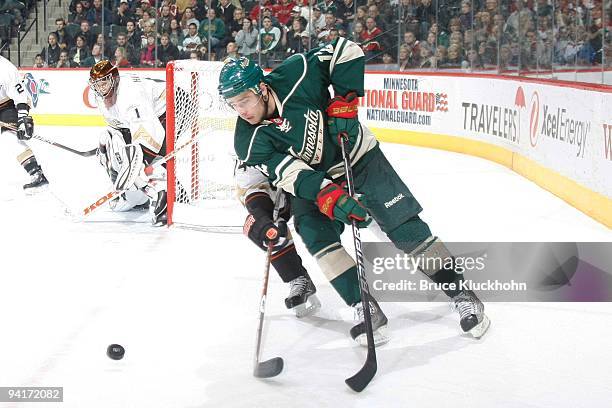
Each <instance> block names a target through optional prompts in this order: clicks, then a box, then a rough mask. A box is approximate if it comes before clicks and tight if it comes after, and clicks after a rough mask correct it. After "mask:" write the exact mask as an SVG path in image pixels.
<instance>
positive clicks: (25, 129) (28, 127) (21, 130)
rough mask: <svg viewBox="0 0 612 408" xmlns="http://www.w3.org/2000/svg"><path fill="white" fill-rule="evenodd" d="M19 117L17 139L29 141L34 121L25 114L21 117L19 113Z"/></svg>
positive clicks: (32, 133) (32, 132)
mask: <svg viewBox="0 0 612 408" xmlns="http://www.w3.org/2000/svg"><path fill="white" fill-rule="evenodd" d="M19 115H20V116H19V119H17V139H19V140H30V139H31V138H32V136H33V135H34V121H33V120H32V117H31V116H28V115H27V114H26V115H24V116H21V115H22V114H21V113H20V114H19Z"/></svg>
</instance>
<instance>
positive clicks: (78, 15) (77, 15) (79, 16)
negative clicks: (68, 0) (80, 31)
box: [68, 1, 87, 24]
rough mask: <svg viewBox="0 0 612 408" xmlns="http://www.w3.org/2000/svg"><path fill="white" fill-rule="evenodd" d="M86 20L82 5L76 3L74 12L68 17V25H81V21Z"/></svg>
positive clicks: (85, 12)
mask: <svg viewBox="0 0 612 408" xmlns="http://www.w3.org/2000/svg"><path fill="white" fill-rule="evenodd" d="M83 20H87V11H86V10H85V9H84V8H83V3H81V2H80V1H79V2H78V3H76V5H75V10H74V11H73V12H72V13H71V14H70V15H69V16H68V23H70V24H81V21H83Z"/></svg>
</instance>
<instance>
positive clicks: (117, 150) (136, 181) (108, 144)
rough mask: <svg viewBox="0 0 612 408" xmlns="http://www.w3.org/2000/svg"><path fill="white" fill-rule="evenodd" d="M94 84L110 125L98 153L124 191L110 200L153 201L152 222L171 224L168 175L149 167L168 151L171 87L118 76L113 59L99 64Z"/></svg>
mask: <svg viewBox="0 0 612 408" xmlns="http://www.w3.org/2000/svg"><path fill="white" fill-rule="evenodd" d="M89 84H90V86H91V89H92V90H93V91H94V93H95V95H96V99H97V104H98V109H99V110H100V113H101V114H102V116H104V120H105V121H106V123H107V125H108V126H107V128H106V130H105V131H104V132H103V134H102V135H101V137H100V146H99V150H98V157H99V160H100V164H102V166H103V167H104V168H105V169H106V171H107V173H108V175H109V177H110V179H111V181H112V182H113V184H114V187H115V189H116V190H118V191H122V194H121V195H120V196H119V197H118V198H117V199H116V200H114V201H112V202H111V204H110V205H111V208H112V209H113V210H114V211H127V210H130V209H132V208H134V207H136V206H142V205H146V204H147V203H150V212H151V215H152V220H151V221H152V223H153V225H165V224H166V223H167V215H166V210H167V201H166V200H167V199H166V174H165V168H164V167H162V166H158V167H156V168H155V171H154V173H153V174H150V175H145V172H144V170H145V167H146V166H148V165H150V164H151V163H152V162H153V161H154V160H155V159H157V158H160V157H163V156H165V155H166V130H165V124H166V86H165V83H164V82H163V81H156V80H152V79H143V78H139V77H137V76H135V75H131V74H126V75H123V74H122V75H121V76H120V75H119V70H118V69H117V67H116V66H114V65H112V64H111V62H110V61H107V60H102V61H100V62H98V63H97V64H95V65H94V66H93V67H92V68H91V71H90V74H89Z"/></svg>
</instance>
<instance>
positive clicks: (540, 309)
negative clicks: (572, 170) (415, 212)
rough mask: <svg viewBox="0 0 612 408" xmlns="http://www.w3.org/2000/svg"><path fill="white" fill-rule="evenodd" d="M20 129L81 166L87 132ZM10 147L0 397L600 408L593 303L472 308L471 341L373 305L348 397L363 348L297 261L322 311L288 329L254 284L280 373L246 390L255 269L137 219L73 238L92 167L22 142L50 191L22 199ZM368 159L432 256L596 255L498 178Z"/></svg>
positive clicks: (152, 403)
mask: <svg viewBox="0 0 612 408" xmlns="http://www.w3.org/2000/svg"><path fill="white" fill-rule="evenodd" d="M37 129H38V131H39V132H41V134H44V135H45V136H46V137H48V138H51V139H53V138H55V139H56V140H57V141H60V142H62V143H65V144H69V143H70V146H73V147H77V148H82V149H83V150H87V149H91V148H93V147H95V144H96V140H97V135H96V133H97V132H98V130H96V129H93V128H75V127H69V128H59V127H48V128H43V127H38V128H37ZM12 137H13V136H11V135H8V134H3V135H2V137H1V138H0V174H2V177H1V178H0V210H1V212H0V214H1V215H2V217H3V222H2V236H3V240H2V266H1V269H0V271H1V272H0V321H1V324H2V326H1V327H2V331H1V335H0V385H1V386H63V387H64V395H65V397H64V400H65V402H63V403H58V404H51V403H46V404H44V406H45V407H53V406H57V407H63V408H67V407H79V408H81V407H86V408H94V407H104V408H119V407H138V408H142V407H147V408H153V407H163V408H169V407H180V408H195V407H336V408H338V407H415V408H416V407H419V408H422V407H451V406H452V407H486V408H490V407H508V408H515V407H551V408H559V407H602V406H607V405H608V404H609V401H611V400H612V386H611V385H610V383H611V381H610V375H609V367H610V364H611V363H612V348H611V347H610V343H611V341H612V325H610V324H609V322H610V319H611V318H612V305H610V304H609V303H602V304H585V303H565V304H556V303H537V304H534V303H529V304H527V303H490V304H487V312H488V314H489V316H490V317H491V320H492V326H491V329H490V332H489V333H488V334H487V335H486V336H485V337H484V338H483V339H481V340H480V341H476V340H473V339H471V338H469V337H466V336H463V335H462V334H461V332H460V329H459V324H458V318H457V316H456V315H455V313H453V312H451V311H450V310H449V308H448V306H447V305H446V304H443V303H431V304H415V303H410V304H399V303H385V304H383V307H384V310H385V311H386V313H387V315H388V317H389V320H390V333H391V335H392V336H393V337H392V340H391V342H390V343H389V344H388V345H386V346H383V347H381V348H379V349H378V357H379V372H378V374H377V376H376V377H375V378H374V380H373V382H372V383H371V384H370V385H369V386H368V388H366V390H365V391H364V392H363V393H361V394H355V393H353V392H351V391H350V390H349V389H348V388H347V387H346V385H345V384H344V379H345V378H347V377H349V376H351V375H353V374H354V373H355V372H356V371H357V370H358V369H359V368H360V367H361V365H362V364H363V361H364V358H365V349H362V348H359V347H358V346H356V345H354V344H353V343H352V341H351V340H350V338H349V336H348V330H349V328H350V327H351V321H350V320H349V319H348V316H350V311H349V310H347V308H346V307H344V306H343V304H342V302H341V301H340V299H339V298H338V296H337V295H336V294H335V292H333V291H332V289H331V287H330V286H329V285H328V284H327V283H326V282H325V280H324V278H323V277H322V275H321V273H320V271H319V270H318V268H317V267H316V265H315V264H314V262H313V261H312V259H311V258H310V257H309V256H304V259H305V263H306V266H307V268H308V269H309V271H310V272H311V275H312V276H313V278H314V279H315V282H316V283H317V286H318V291H319V298H320V300H321V302H322V304H323V306H322V309H321V311H320V313H318V314H317V315H316V316H315V317H313V318H309V319H304V320H297V319H296V318H295V317H294V316H292V315H291V314H290V313H289V312H287V311H286V309H285V308H284V305H283V299H284V296H285V295H286V293H287V290H288V289H287V287H286V286H285V285H284V284H283V283H282V282H281V281H280V280H279V279H278V277H277V276H276V275H275V274H274V273H273V274H272V279H271V282H270V289H269V298H268V302H267V306H268V311H267V314H268V316H269V317H268V319H267V329H266V331H267V335H266V338H265V343H264V346H263V350H264V352H263V355H262V358H263V359H267V358H271V357H274V356H282V357H283V358H284V359H285V364H286V367H285V370H284V371H283V373H281V374H280V375H279V376H278V377H276V378H274V379H270V380H258V379H255V378H253V377H252V374H251V373H252V362H253V355H252V353H253V349H254V340H255V330H256V325H257V316H258V304H259V294H260V286H261V276H262V273H263V260H264V255H263V253H261V252H260V251H259V250H258V249H257V248H255V247H254V246H253V245H252V244H250V242H249V241H248V240H247V239H245V238H244V237H243V236H242V235H237V234H214V233H203V232H198V231H192V230H184V229H178V228H171V229H166V228H157V229H155V228H152V227H150V226H149V224H148V223H147V222H146V218H147V217H146V215H143V214H136V215H134V214H132V215H130V216H129V217H128V218H129V219H128V218H117V217H115V216H114V215H112V214H109V213H108V212H106V211H104V209H101V210H100V215H98V217H99V218H98V219H97V220H96V219H94V218H92V219H91V220H88V222H75V221H73V220H72V219H71V218H70V217H67V216H66V215H65V213H64V209H65V206H68V207H70V208H81V207H83V206H84V205H85V204H87V203H88V202H89V201H91V199H95V198H97V197H98V196H100V195H101V194H103V193H105V192H106V191H107V190H108V188H109V187H110V186H109V185H108V182H107V181H106V178H105V174H104V172H103V171H101V169H100V168H99V167H98V165H97V162H96V158H95V157H92V158H80V157H76V156H74V155H71V154H70V153H66V152H63V151H61V150H58V149H56V148H54V147H50V146H48V145H44V144H41V143H39V142H32V146H33V149H34V151H35V153H36V154H37V157H39V159H40V162H41V163H42V164H43V165H44V166H45V171H46V173H47V175H48V177H49V179H50V181H51V187H50V188H49V189H48V191H46V192H43V193H41V194H38V195H36V196H29V197H28V196H25V195H24V194H23V192H22V191H21V184H23V182H24V181H25V180H26V177H25V174H24V173H23V171H22V170H21V169H20V168H19V166H18V165H17V164H16V163H15V160H14V157H15V156H16V154H18V153H19V151H18V150H17V148H16V146H15V143H14V141H13V140H12V139H11V138H12ZM384 149H385V151H386V152H387V153H388V154H389V158H390V160H391V162H392V163H394V164H395V165H396V166H397V168H398V169H399V170H400V174H401V175H402V177H403V178H404V180H405V181H407V183H408V184H409V185H410V186H411V189H412V190H413V192H414V194H415V195H416V196H417V197H418V198H419V200H420V202H421V204H422V205H423V207H424V208H425V211H424V212H423V218H424V219H425V220H426V221H428V222H429V223H430V225H431V227H432V230H433V231H434V232H435V233H436V234H437V235H439V236H441V237H442V238H443V239H446V240H474V241H484V240H504V241H512V240H520V241H536V240H561V241H562V240H568V241H610V238H611V235H610V231H609V230H608V229H606V228H605V227H603V226H602V225H601V224H598V223H597V222H595V221H593V220H591V219H590V218H588V217H587V216H586V215H584V214H582V213H580V212H578V211H577V210H575V209H573V208H572V207H570V206H568V205H567V204H565V203H564V202H563V201H561V200H559V199H558V198H556V197H554V196H553V195H551V194H549V193H547V192H545V191H543V190H541V189H540V188H539V187H537V186H536V185H534V184H532V183H531V182H529V181H526V180H525V179H523V178H522V177H520V176H518V175H516V174H514V173H512V172H510V171H508V170H507V169H504V168H502V167H500V166H498V165H495V164H491V163H489V162H487V161H484V160H480V159H476V158H471V157H467V156H462V155H458V154H453V153H447V152H439V151H434V150H429V149H422V148H412V147H405V146H392V145H386V146H384ZM59 200H62V201H63V202H64V204H61V203H60V201H59ZM93 221H95V222H93ZM240 221H241V220H239V221H238V222H240ZM345 238H346V242H350V241H351V239H350V236H347V237H345ZM364 238H369V239H376V238H375V236H374V235H373V234H371V233H368V234H364ZM299 250H300V251H301V252H302V253H304V250H303V248H302V247H301V246H300V249H299ZM111 343H119V344H122V345H123V346H124V347H125V348H126V355H125V358H124V359H123V360H121V361H113V360H110V359H109V358H107V357H106V355H105V351H106V347H107V346H108V345H109V344H111ZM606 401H608V402H606ZM0 406H2V407H3V406H14V407H17V406H30V405H29V404H22V405H18V404H4V405H3V404H2V403H0Z"/></svg>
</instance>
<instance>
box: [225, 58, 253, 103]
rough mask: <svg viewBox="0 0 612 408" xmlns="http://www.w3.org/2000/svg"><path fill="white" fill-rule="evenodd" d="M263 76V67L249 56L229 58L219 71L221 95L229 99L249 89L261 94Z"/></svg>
mask: <svg viewBox="0 0 612 408" xmlns="http://www.w3.org/2000/svg"><path fill="white" fill-rule="evenodd" d="M263 76H264V74H263V70H262V69H261V67H260V66H259V65H257V64H256V63H255V62H253V61H251V60H250V59H248V58H247V57H240V58H228V59H227V60H225V65H223V68H221V72H220V73H219V88H218V89H219V95H221V96H222V97H223V98H224V99H228V98H233V97H234V96H236V95H240V94H241V93H243V92H244V91H248V90H251V91H253V92H255V93H256V94H257V95H259V94H260V93H261V91H260V89H259V83H260V82H261V80H262V79H263Z"/></svg>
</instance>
